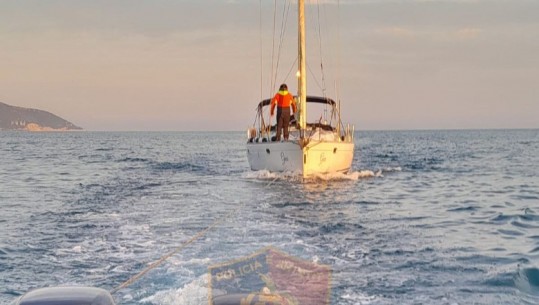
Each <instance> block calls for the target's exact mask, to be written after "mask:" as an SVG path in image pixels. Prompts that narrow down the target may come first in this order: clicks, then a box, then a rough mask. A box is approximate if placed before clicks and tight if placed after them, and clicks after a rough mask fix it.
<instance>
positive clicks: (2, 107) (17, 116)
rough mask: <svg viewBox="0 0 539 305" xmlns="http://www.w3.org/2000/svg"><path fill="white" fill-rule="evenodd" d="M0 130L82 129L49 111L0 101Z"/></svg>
mask: <svg viewBox="0 0 539 305" xmlns="http://www.w3.org/2000/svg"><path fill="white" fill-rule="evenodd" d="M0 130H28V131H55V130H58V131H60V130H82V128H80V127H78V126H76V125H74V124H73V123H71V122H69V121H66V120H64V119H62V118H61V117H59V116H57V115H54V114H52V113H50V112H47V111H43V110H38V109H32V108H23V107H16V106H11V105H8V104H4V103H1V102H0Z"/></svg>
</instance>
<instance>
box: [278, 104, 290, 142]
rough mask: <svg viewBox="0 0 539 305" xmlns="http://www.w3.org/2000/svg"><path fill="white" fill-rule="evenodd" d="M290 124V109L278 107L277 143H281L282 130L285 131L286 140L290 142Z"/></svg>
mask: <svg viewBox="0 0 539 305" xmlns="http://www.w3.org/2000/svg"><path fill="white" fill-rule="evenodd" d="M289 122H290V107H284V108H281V107H277V134H276V135H275V141H281V129H283V134H284V139H285V140H288V123H289Z"/></svg>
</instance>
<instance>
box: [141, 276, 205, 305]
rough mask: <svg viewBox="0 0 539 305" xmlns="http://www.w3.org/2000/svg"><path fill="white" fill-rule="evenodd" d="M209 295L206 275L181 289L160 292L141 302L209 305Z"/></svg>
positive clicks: (165, 304) (171, 304)
mask: <svg viewBox="0 0 539 305" xmlns="http://www.w3.org/2000/svg"><path fill="white" fill-rule="evenodd" d="M208 294H209V289H208V275H206V274H204V275H201V276H200V277H198V278H197V279H195V280H194V281H192V282H190V283H188V284H186V285H185V286H183V287H181V288H178V289H169V290H163V291H158V292H157V293H155V294H154V295H152V296H149V297H147V298H144V299H142V300H141V301H140V302H141V303H143V304H144V303H150V304H159V305H177V304H182V305H184V304H185V305H207V304H208Z"/></svg>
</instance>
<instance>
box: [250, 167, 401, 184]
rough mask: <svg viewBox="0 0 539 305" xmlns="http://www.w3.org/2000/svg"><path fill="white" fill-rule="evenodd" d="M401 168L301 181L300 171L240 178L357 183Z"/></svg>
mask: <svg viewBox="0 0 539 305" xmlns="http://www.w3.org/2000/svg"><path fill="white" fill-rule="evenodd" d="M400 171H402V168H401V167H386V168H383V169H378V170H368V169H367V170H359V171H350V172H348V173H329V174H317V175H315V176H313V177H311V178H307V179H303V177H302V175H301V172H300V171H295V172H270V171H268V170H259V171H249V172H245V173H244V174H243V175H242V177H243V178H245V179H255V180H287V181H298V182H303V181H316V180H322V181H339V180H350V181H358V180H361V179H367V178H377V177H383V176H384V173H391V172H400Z"/></svg>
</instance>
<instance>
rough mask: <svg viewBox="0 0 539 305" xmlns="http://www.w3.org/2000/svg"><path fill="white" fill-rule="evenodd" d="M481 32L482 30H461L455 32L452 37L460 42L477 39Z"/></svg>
mask: <svg viewBox="0 0 539 305" xmlns="http://www.w3.org/2000/svg"><path fill="white" fill-rule="evenodd" d="M482 32H483V30H482V29H478V28H463V29H459V30H457V31H456V32H455V33H454V37H456V38H457V39H461V40H471V39H475V38H477V37H478V36H479V35H481V33H482Z"/></svg>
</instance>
